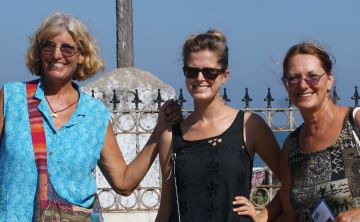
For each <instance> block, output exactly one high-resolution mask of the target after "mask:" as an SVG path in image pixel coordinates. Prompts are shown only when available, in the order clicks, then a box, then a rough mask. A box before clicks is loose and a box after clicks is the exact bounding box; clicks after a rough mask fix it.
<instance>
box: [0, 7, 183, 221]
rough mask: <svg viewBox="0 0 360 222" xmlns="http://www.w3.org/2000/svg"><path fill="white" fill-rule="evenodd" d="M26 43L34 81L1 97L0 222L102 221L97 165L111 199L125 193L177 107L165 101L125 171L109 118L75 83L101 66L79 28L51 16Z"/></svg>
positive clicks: (72, 21)
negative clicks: (107, 186) (109, 189)
mask: <svg viewBox="0 0 360 222" xmlns="http://www.w3.org/2000/svg"><path fill="white" fill-rule="evenodd" d="M30 44H31V45H30V47H29V49H28V53H27V57H26V64H27V67H28V68H29V70H30V71H31V73H32V74H34V75H36V76H39V77H40V78H39V79H37V80H35V81H31V82H28V83H26V84H25V83H21V82H17V83H7V84H5V85H4V87H3V89H2V90H1V91H0V100H1V102H0V134H1V147H0V221H21V222H26V221H29V222H30V221H60V220H61V221H101V212H100V211H99V207H100V206H98V205H97V203H98V202H96V191H97V189H96V183H95V179H94V176H93V172H94V169H95V167H96V165H98V166H99V167H100V169H101V171H102V173H103V174H104V176H105V177H106V179H107V180H108V182H109V184H110V185H111V187H112V188H113V189H114V190H115V191H116V192H117V193H119V194H122V195H129V194H131V192H132V191H133V190H134V189H135V188H136V187H137V186H138V184H139V183H140V181H141V180H142V178H143V177H144V176H145V174H146V172H147V171H148V169H149V168H150V166H151V164H152V162H153V161H154V159H155V157H156V155H157V152H158V148H157V138H158V137H159V136H160V133H161V131H162V130H164V129H166V128H167V127H168V125H169V124H172V123H174V122H176V121H178V120H179V119H180V117H181V114H180V108H179V106H177V105H175V104H174V103H171V102H167V103H166V105H165V106H163V107H162V108H161V109H160V114H159V117H158V124H157V125H156V127H155V129H154V132H153V134H152V135H151V137H150V139H149V141H148V143H147V144H146V145H145V147H144V148H143V149H142V151H141V152H140V153H139V154H138V156H137V157H136V158H135V159H134V160H133V161H132V162H131V163H130V164H129V165H127V164H126V163H125V161H124V158H123V156H122V154H121V151H120V149H119V147H118V144H117V142H116V139H115V136H114V133H113V130H112V124H111V122H110V112H109V111H108V110H107V109H106V108H105V106H104V105H103V104H102V103H101V102H100V101H98V100H96V99H94V98H92V97H91V96H88V95H86V94H85V93H83V92H82V91H81V90H80V89H79V86H78V85H77V84H75V83H74V82H73V80H78V81H82V80H85V79H88V78H89V77H91V76H93V75H95V74H96V73H97V72H99V71H101V70H102V69H103V67H104V65H103V62H102V60H101V58H100V57H99V54H98V51H97V48H96V46H95V44H94V40H93V39H92V38H91V37H90V35H89V33H88V32H87V31H86V29H85V27H84V25H83V24H82V23H81V22H80V21H79V20H77V19H76V18H74V17H72V16H69V15H66V14H62V13H54V14H51V15H50V16H49V17H47V18H46V19H45V20H44V21H43V23H42V24H41V25H40V27H39V28H38V30H37V31H36V33H35V34H34V36H33V37H32V38H31V41H30ZM34 104H35V105H34ZM29 117H30V124H29ZM29 126H30V127H29ZM60 204H61V205H60ZM59 212H61V214H60V213H59ZM79 215H80V216H81V218H79V217H80V216H79ZM85 217H86V219H85Z"/></svg>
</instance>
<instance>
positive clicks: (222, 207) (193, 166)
mask: <svg viewBox="0 0 360 222" xmlns="http://www.w3.org/2000/svg"><path fill="white" fill-rule="evenodd" d="M243 122H244V112H242V111H239V112H238V114H237V116H236V118H235V120H234V122H233V123H232V124H231V126H230V127H229V128H228V129H227V130H226V131H225V132H223V133H222V134H220V135H218V136H215V137H211V138H207V139H201V140H196V141H186V140H184V139H183V137H182V133H181V128H180V124H176V125H174V126H173V142H174V143H173V152H174V153H175V154H176V157H175V158H174V162H173V164H174V167H173V170H174V172H173V173H174V175H175V179H176V187H175V189H174V190H175V195H177V197H175V198H174V204H173V206H174V207H173V210H172V214H171V219H170V221H179V215H178V206H177V202H178V203H179V211H180V220H181V222H195V221H196V222H222V221H224V222H240V221H241V222H245V221H251V220H250V218H249V217H244V216H238V215H237V214H235V213H234V212H233V210H232V209H233V204H232V202H233V200H234V197H235V196H237V195H241V196H245V197H247V198H249V196H250V189H251V176H252V164H253V163H252V160H251V158H250V156H249V153H248V152H247V150H246V149H245V144H244V138H243V125H244V124H243Z"/></svg>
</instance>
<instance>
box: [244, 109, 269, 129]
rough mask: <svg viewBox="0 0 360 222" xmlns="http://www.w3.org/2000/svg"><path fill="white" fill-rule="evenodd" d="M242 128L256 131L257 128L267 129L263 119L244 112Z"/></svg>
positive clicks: (254, 114)
mask: <svg viewBox="0 0 360 222" xmlns="http://www.w3.org/2000/svg"><path fill="white" fill-rule="evenodd" d="M244 127H245V128H248V129H257V128H258V127H265V128H267V124H266V122H265V120H264V119H263V118H261V117H260V116H259V115H258V114H256V113H253V112H248V111H245V112H244Z"/></svg>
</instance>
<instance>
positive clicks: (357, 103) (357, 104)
mask: <svg viewBox="0 0 360 222" xmlns="http://www.w3.org/2000/svg"><path fill="white" fill-rule="evenodd" d="M357 89H358V87H357V86H355V92H354V95H353V96H352V97H351V99H352V100H354V101H355V104H354V107H358V106H359V99H360V96H359V93H358V90H357Z"/></svg>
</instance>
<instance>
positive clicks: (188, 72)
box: [183, 66, 225, 80]
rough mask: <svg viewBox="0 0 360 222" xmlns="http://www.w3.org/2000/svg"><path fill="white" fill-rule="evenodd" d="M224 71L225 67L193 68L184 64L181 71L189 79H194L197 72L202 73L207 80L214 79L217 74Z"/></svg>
mask: <svg viewBox="0 0 360 222" xmlns="http://www.w3.org/2000/svg"><path fill="white" fill-rule="evenodd" d="M224 71H225V69H215V68H202V69H200V68H195V67H189V66H184V67H183V72H184V75H185V77H186V78H189V79H195V78H197V77H198V75H199V72H201V73H202V74H203V76H204V77H205V79H208V80H215V79H216V78H217V77H218V75H220V74H222V73H223V72H224Z"/></svg>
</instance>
